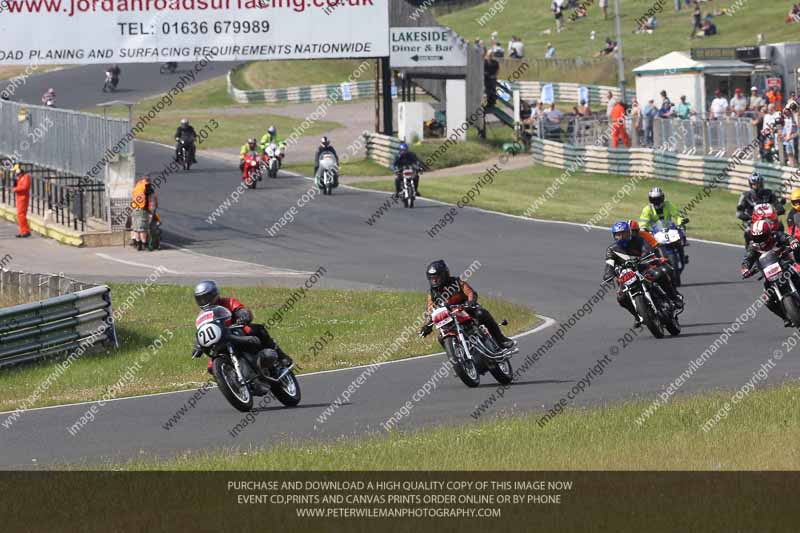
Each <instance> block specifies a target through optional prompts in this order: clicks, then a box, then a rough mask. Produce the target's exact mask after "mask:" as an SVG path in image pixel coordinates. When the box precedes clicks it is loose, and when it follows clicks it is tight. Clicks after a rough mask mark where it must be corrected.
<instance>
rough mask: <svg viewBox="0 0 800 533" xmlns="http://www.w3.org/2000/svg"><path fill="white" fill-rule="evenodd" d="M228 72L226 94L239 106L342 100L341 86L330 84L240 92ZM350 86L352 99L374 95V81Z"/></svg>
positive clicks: (355, 83) (364, 81) (353, 83)
mask: <svg viewBox="0 0 800 533" xmlns="http://www.w3.org/2000/svg"><path fill="white" fill-rule="evenodd" d="M232 72H233V71H230V72H228V94H229V95H230V96H231V98H233V99H234V100H236V101H237V102H239V103H240V104H282V103H309V102H320V101H324V100H327V99H329V98H330V99H333V100H337V101H338V100H343V98H342V84H338V83H332V84H327V85H309V86H305V87H288V88H285V89H261V90H248V91H245V90H242V89H238V88H236V87H235V86H234V85H233V81H232V80H231V74H232ZM349 85H350V95H351V96H352V98H353V99H356V98H367V97H371V96H374V95H375V81H373V80H362V81H355V82H352V83H350V84H349Z"/></svg>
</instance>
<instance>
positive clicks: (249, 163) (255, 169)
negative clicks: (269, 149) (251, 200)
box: [242, 151, 263, 189]
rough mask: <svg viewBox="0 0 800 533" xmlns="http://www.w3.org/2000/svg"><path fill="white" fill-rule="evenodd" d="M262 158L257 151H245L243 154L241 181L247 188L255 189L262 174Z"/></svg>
mask: <svg viewBox="0 0 800 533" xmlns="http://www.w3.org/2000/svg"><path fill="white" fill-rule="evenodd" d="M262 161H263V159H262V158H261V156H260V155H259V154H258V152H255V151H253V152H247V153H246V154H244V170H243V171H242V181H244V183H245V185H246V186H247V188H248V189H255V188H256V185H257V184H258V182H259V181H261V175H262V173H263V172H262Z"/></svg>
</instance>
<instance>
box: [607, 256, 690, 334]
mask: <svg viewBox="0 0 800 533" xmlns="http://www.w3.org/2000/svg"><path fill="white" fill-rule="evenodd" d="M615 253H616V254H617V255H618V256H619V257H620V259H622V260H623V264H622V265H621V266H617V267H616V268H615V271H616V276H617V284H618V285H619V287H620V288H621V290H622V293H623V296H624V297H625V298H629V299H630V301H631V303H632V304H633V307H634V309H635V310H636V313H637V314H638V315H639V320H641V321H642V323H643V324H644V325H645V326H647V329H649V330H650V333H652V334H653V336H654V337H655V338H657V339H662V338H664V328H666V329H667V331H669V334H670V335H673V336H675V335H680V333H681V326H680V323H679V322H678V315H679V314H681V313H682V311H681V310H680V309H678V308H677V307H676V306H675V304H674V303H673V302H672V301H671V299H670V298H669V296H668V295H667V293H666V292H664V289H662V288H661V287H660V286H659V285H658V284H657V283H654V282H652V281H650V280H649V279H648V278H647V276H645V274H643V273H642V272H640V268H641V267H642V266H644V265H647V264H649V263H652V262H653V261H655V260H657V258H656V256H655V254H652V253H651V254H648V255H646V256H644V257H641V258H639V257H635V256H630V255H626V254H622V253H620V252H615ZM612 280H613V278H609V279H607V280H605V282H606V283H608V282H610V281H612Z"/></svg>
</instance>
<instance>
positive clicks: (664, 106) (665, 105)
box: [658, 91, 672, 118]
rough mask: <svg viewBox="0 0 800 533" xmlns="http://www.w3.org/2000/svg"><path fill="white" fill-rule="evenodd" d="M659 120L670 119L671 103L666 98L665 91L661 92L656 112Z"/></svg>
mask: <svg viewBox="0 0 800 533" xmlns="http://www.w3.org/2000/svg"><path fill="white" fill-rule="evenodd" d="M658 116H659V118H670V117H671V116H672V101H671V100H670V99H669V97H668V96H667V91H661V107H660V108H659V110H658Z"/></svg>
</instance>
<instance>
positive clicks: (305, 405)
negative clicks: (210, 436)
mask: <svg viewBox="0 0 800 533" xmlns="http://www.w3.org/2000/svg"><path fill="white" fill-rule="evenodd" d="M329 405H330V403H301V404H300V405H296V406H294V407H286V406H285V405H272V406H267V407H262V408H260V409H253V412H255V413H261V412H263V411H282V410H284V409H291V410H294V409H312V408H320V407H328V406H329ZM345 405H353V404H352V403H350V402H347V403H343V404H341V405H339V407H344V406H345Z"/></svg>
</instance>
